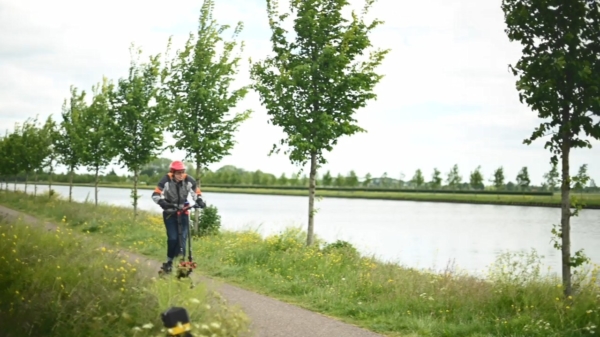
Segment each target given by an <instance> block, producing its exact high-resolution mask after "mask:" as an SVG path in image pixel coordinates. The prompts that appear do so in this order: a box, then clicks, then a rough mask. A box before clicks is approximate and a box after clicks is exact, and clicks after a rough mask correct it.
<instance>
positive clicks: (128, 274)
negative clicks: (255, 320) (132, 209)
mask: <svg viewBox="0 0 600 337" xmlns="http://www.w3.org/2000/svg"><path fill="white" fill-rule="evenodd" d="M73 230H74V228H72V227H69V226H67V225H66V224H65V225H64V226H59V227H58V228H57V229H56V230H53V232H48V231H46V230H44V229H42V228H39V227H32V226H29V225H28V224H25V223H21V222H7V221H1V222H0V270H1V271H2V272H1V273H0V331H2V336H6V337H11V336H12V337H18V336H90V337H95V336H98V337H100V336H102V337H106V336H161V337H162V336H164V335H165V334H166V333H165V331H164V328H163V324H162V321H161V319H160V313H161V312H163V311H165V310H166V309H168V308H169V307H171V306H183V307H185V308H186V309H187V310H188V313H189V314H190V316H191V318H192V323H193V325H192V331H193V332H194V333H195V335H198V334H200V333H204V334H208V335H211V334H213V336H238V333H240V332H243V331H247V329H248V321H247V318H246V317H245V315H244V314H243V313H241V312H240V311H239V310H237V309H235V310H232V308H227V307H226V306H225V304H224V303H222V302H221V301H220V300H219V298H218V297H217V295H216V294H213V293H212V292H209V291H207V289H206V288H205V287H204V286H202V285H198V286H196V287H194V288H192V289H190V284H189V283H188V282H183V281H178V280H176V279H175V278H174V277H170V278H159V279H156V278H148V277H145V276H143V275H144V273H143V272H142V271H141V270H140V269H141V268H144V267H143V266H140V265H139V264H137V263H136V262H135V261H132V262H128V261H127V260H126V259H124V257H122V256H119V255H118V253H117V252H115V251H113V250H111V249H106V248H105V247H99V248H98V249H94V248H91V246H90V245H89V242H88V244H87V245H85V246H84V245H83V244H82V242H81V241H80V240H78V239H77V237H78V236H82V235H81V233H74V232H73ZM78 234H79V235H78ZM138 263H139V262H138ZM152 272H153V273H155V271H152Z"/></svg>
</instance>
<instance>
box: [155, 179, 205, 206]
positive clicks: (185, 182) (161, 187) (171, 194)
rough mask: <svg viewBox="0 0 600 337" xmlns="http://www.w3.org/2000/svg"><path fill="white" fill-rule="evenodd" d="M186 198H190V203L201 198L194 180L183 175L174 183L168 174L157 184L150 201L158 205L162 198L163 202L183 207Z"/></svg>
mask: <svg viewBox="0 0 600 337" xmlns="http://www.w3.org/2000/svg"><path fill="white" fill-rule="evenodd" d="M188 196H190V197H191V198H192V201H191V203H195V202H196V199H197V198H198V197H200V196H202V192H200V188H198V185H197V184H196V180H194V178H192V177H190V176H188V175H187V174H184V176H183V179H182V180H181V181H180V182H175V179H174V177H173V174H172V173H170V172H169V173H167V174H165V176H164V177H162V179H161V180H160V181H159V182H158V185H157V186H156V188H155V189H154V192H153V193H152V200H154V202H155V203H157V204H158V201H159V200H160V199H162V198H164V199H165V201H166V202H168V203H170V204H175V205H179V207H183V204H184V203H185V202H186V201H187V197H188Z"/></svg>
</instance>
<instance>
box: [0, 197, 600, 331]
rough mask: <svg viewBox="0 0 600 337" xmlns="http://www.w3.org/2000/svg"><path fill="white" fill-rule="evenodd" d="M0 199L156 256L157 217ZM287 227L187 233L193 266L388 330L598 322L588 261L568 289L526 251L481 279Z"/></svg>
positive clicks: (594, 273)
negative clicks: (370, 253) (371, 253)
mask: <svg viewBox="0 0 600 337" xmlns="http://www.w3.org/2000/svg"><path fill="white" fill-rule="evenodd" d="M0 204H4V205H7V206H9V207H13V208H17V209H21V210H23V211H28V210H31V209H36V214H37V216H39V217H43V218H46V219H51V220H54V221H59V222H60V221H62V223H63V224H64V225H65V226H66V227H67V228H70V229H72V230H76V231H81V232H84V233H87V232H88V231H89V232H90V233H92V234H93V235H97V236H98V237H102V238H103V239H104V240H108V241H110V242H111V243H113V244H115V245H118V246H120V247H123V248H126V249H130V250H132V251H136V252H141V253H144V254H147V255H149V256H153V257H156V258H159V259H160V258H162V257H163V255H164V236H165V234H164V233H163V231H164V229H163V225H162V220H161V218H160V215H158V214H150V213H144V212H141V213H140V214H139V217H138V223H136V224H133V223H132V220H131V216H132V214H131V213H132V210H131V209H127V208H118V207H110V206H106V205H101V206H98V208H95V207H94V206H93V205H91V204H81V203H68V202H65V201H62V200H57V199H52V200H50V199H48V197H33V196H27V195H25V194H23V193H12V192H11V193H6V192H3V193H0ZM304 239H305V234H304V233H303V232H302V231H300V230H298V229H288V230H286V231H284V232H283V233H280V234H278V235H272V236H269V237H267V238H262V237H261V236H260V235H259V234H257V233H255V232H251V231H246V232H222V233H220V234H219V235H214V236H208V237H202V238H200V239H198V240H195V241H194V254H195V256H196V257H197V258H196V262H198V264H199V266H198V268H199V270H200V271H202V272H203V273H206V274H208V275H211V276H214V277H218V278H221V279H223V280H227V281H229V282H231V283H234V284H238V285H241V286H243V287H245V288H248V289H251V290H255V291H257V292H260V293H263V294H267V295H270V296H272V297H275V298H279V299H282V300H285V301H288V302H291V303H295V304H298V305H300V306H302V307H305V308H308V309H311V310H314V311H317V312H321V313H324V314H326V315H329V316H334V317H338V318H340V319H342V320H344V321H347V322H350V323H354V324H357V325H359V326H362V327H365V328H368V329H370V330H373V331H376V332H379V333H382V334H386V335H388V336H454V337H462V336H464V337H475V336H477V337H483V336H544V337H545V336H566V337H570V336H592V335H593V333H594V332H598V331H599V330H598V326H600V287H599V286H598V281H597V277H598V274H599V268H598V266H593V268H589V269H588V270H587V271H583V270H579V272H578V273H577V274H576V275H575V277H574V280H575V289H576V290H577V291H576V293H575V294H574V295H573V296H572V297H571V298H564V297H563V296H562V288H561V285H560V280H558V279H556V278H554V277H550V276H547V275H544V274H543V272H542V268H541V263H540V260H539V258H538V256H537V255H536V254H535V252H533V251H532V252H531V253H527V254H525V253H522V254H508V253H506V254H503V255H501V256H500V257H499V258H498V261H497V262H496V264H494V265H493V266H492V267H491V268H490V271H489V273H488V277H487V279H486V280H482V279H477V278H474V277H471V276H469V275H466V274H462V273H459V272H456V271H453V270H451V269H449V270H447V271H446V272H443V273H437V274H434V273H429V272H426V271H422V270H415V269H411V268H406V267H403V266H400V265H396V264H385V263H380V262H378V261H377V260H375V259H372V258H369V257H365V256H360V255H359V254H358V253H357V252H356V250H355V249H354V248H353V247H352V246H350V245H348V244H345V243H343V242H337V243H330V244H325V243H323V242H320V241H319V245H315V246H312V247H305V246H304Z"/></svg>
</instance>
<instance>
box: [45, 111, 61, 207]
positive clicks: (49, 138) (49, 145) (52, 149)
mask: <svg viewBox="0 0 600 337" xmlns="http://www.w3.org/2000/svg"><path fill="white" fill-rule="evenodd" d="M42 133H43V138H44V142H45V143H46V150H47V151H48V152H47V155H46V157H45V159H44V162H43V164H42V167H43V168H46V167H48V168H49V169H48V197H51V196H52V173H53V172H54V166H56V162H57V160H58V153H57V151H56V143H57V141H58V139H59V136H60V134H59V131H58V127H57V125H56V122H55V121H54V118H52V115H50V116H48V118H47V119H46V122H45V123H44V126H43V127H42Z"/></svg>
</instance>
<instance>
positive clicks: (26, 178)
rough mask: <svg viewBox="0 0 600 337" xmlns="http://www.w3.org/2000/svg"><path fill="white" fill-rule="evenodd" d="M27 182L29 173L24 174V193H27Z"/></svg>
mask: <svg viewBox="0 0 600 337" xmlns="http://www.w3.org/2000/svg"><path fill="white" fill-rule="evenodd" d="M28 180H29V173H25V193H27V181H28Z"/></svg>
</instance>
